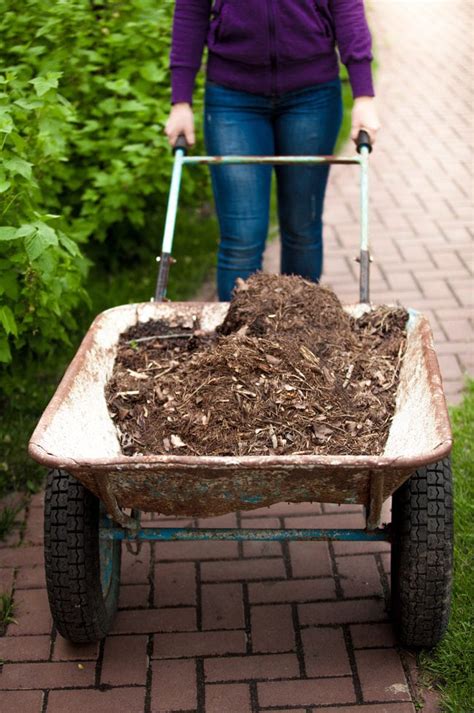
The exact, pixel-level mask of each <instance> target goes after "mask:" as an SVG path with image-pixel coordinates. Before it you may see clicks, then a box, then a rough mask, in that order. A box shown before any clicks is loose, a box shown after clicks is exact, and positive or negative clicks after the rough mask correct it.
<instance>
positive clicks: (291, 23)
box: [170, 0, 374, 104]
mask: <svg viewBox="0 0 474 713" xmlns="http://www.w3.org/2000/svg"><path fill="white" fill-rule="evenodd" d="M336 44H337V48H338V50H339V55H340V58H341V60H342V62H343V63H344V64H345V65H346V67H347V70H348V73H349V79H350V82H351V86H352V93H353V96H354V97H358V96H374V89H373V84H372V72H371V60H372V52H371V45H372V42H371V36H370V32H369V28H368V26H367V21H366V18H365V12H364V2H363V0H214V4H212V0H176V5H175V11H174V22H173V38H172V46H171V54H170V68H171V85H172V95H171V101H172V103H173V104H175V103H177V102H189V103H192V95H193V90H194V82H195V78H196V74H197V72H198V71H199V69H200V66H201V61H202V55H203V51H204V46H205V45H207V46H208V49H209V54H208V60H207V70H206V71H207V78H208V79H209V80H211V81H214V82H217V83H218V84H224V85H225V86H228V87H230V88H233V89H239V90H241V91H246V92H251V93H254V94H263V95H267V96H271V95H276V94H282V93H285V92H288V91H292V90H295V89H302V88H304V87H306V86H309V85H311V84H317V83H319V82H327V81H329V80H331V79H335V78H336V77H337V76H338V74H339V64H338V56H337V53H336Z"/></svg>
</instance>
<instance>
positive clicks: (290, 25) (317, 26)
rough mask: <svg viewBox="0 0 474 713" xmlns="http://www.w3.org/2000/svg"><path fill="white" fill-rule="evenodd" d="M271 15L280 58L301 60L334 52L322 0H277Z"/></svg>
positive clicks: (327, 13)
mask: <svg viewBox="0 0 474 713" xmlns="http://www.w3.org/2000/svg"><path fill="white" fill-rule="evenodd" d="M275 14H276V21H277V36H278V46H279V48H280V50H279V57H280V58H281V59H282V60H283V61H285V62H292V61H298V62H301V61H304V60H311V59H313V58H315V57H317V56H318V55H321V54H329V53H331V52H333V51H334V44H335V43H334V29H333V24H332V20H331V16H330V14H329V10H328V8H327V3H326V2H325V1H324V0H300V2H295V0H279V2H278V3H275Z"/></svg>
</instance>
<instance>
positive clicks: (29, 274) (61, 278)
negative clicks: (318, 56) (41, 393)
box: [0, 0, 209, 362]
mask: <svg viewBox="0 0 474 713" xmlns="http://www.w3.org/2000/svg"><path fill="white" fill-rule="evenodd" d="M173 5H174V3H173V2H172V0H165V1H163V0H161V1H160V2H155V1H154V0H128V1H127V0H124V1H122V2H118V1H116V2H114V1H113V0H111V1H108V2H90V0H67V1H66V0H58V1H57V2H50V1H49V0H48V1H46V0H22V3H21V8H18V3H17V0H4V2H3V4H2V9H3V10H4V11H3V14H2V16H1V17H0V54H1V56H2V59H3V66H4V69H3V71H2V74H1V76H0V82H1V86H0V90H1V92H0V145H1V146H2V164H1V168H0V201H1V203H0V214H1V217H0V361H3V362H8V361H9V360H10V359H11V348H10V347H11V346H13V347H14V348H15V349H21V348H27V349H29V350H32V351H33V352H35V353H43V352H44V351H47V350H49V349H50V348H51V347H52V345H54V342H57V341H67V339H68V335H69V334H70V333H72V332H73V330H74V329H75V320H74V315H75V313H76V310H77V307H78V306H79V304H80V303H81V302H83V301H84V300H85V299H86V297H87V295H86V292H85V290H84V289H83V285H84V280H85V278H86V275H87V268H88V260H87V259H86V258H85V257H84V252H86V253H87V254H91V253H93V251H91V250H90V248H89V244H90V242H91V241H106V240H107V238H112V239H113V248H112V247H107V248H106V249H105V251H103V252H102V254H105V255H107V254H108V253H109V254H110V253H113V254H114V255H118V256H120V259H121V260H122V262H125V261H126V260H127V258H128V257H130V256H134V255H136V254H137V253H139V246H142V247H143V245H145V247H147V246H148V247H149V246H150V245H151V242H150V239H148V242H147V233H146V231H145V230H144V226H145V223H146V218H147V216H149V214H150V212H153V211H154V210H155V209H158V210H159V209H160V208H161V207H162V206H163V204H164V202H165V200H166V195H167V192H168V187H169V175H170V162H171V156H170V151H169V147H168V143H167V139H166V136H165V135H164V133H163V127H164V122H165V120H166V117H167V114H168V110H169V93H170V90H169V73H168V55H169V43H170V27H171V17H172V9H173ZM19 10H20V11H19ZM200 83H201V85H202V77H201V79H200ZM198 121H199V116H198ZM193 194H195V195H196V194H197V195H199V196H200V197H201V198H202V197H206V196H208V194H209V180H208V177H207V173H206V172H203V171H200V172H193V173H192V174H191V173H188V175H187V177H186V181H185V182H184V184H183V193H182V200H183V203H184V204H186V203H190V202H191V200H192V199H191V196H192V195H193ZM154 244H155V246H156V236H155V242H154ZM155 249H156V247H155ZM99 254H100V252H99Z"/></svg>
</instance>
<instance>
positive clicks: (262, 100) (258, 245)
mask: <svg viewBox="0 0 474 713" xmlns="http://www.w3.org/2000/svg"><path fill="white" fill-rule="evenodd" d="M341 121H342V100H341V83H340V80H339V79H335V80H333V81H330V82H324V83H321V84H315V85H312V86H310V87H306V88H304V89H298V90H295V91H291V92H286V93H285V94H281V95H279V96H276V97H271V96H268V97H267V96H264V95H260V94H250V93H248V92H241V91H238V90H236V89H230V88H228V87H224V86H223V85H221V84H216V83H215V82H211V81H209V80H207V82H206V91H205V104H204V138H205V143H206V151H207V153H208V154H211V155H223V154H227V155H229V154H233V155H235V154H240V155H250V156H252V155H268V156H271V155H291V154H294V155H307V154H331V153H332V152H333V151H334V145H335V143H336V139H337V135H338V133H339V129H340V126H341ZM210 169H211V180H212V188H213V193H214V201H215V205H216V211H217V217H218V221H219V228H220V237H221V239H220V245H219V253H218V261H217V288H218V294H219V299H220V300H221V301H227V300H229V299H230V297H231V293H232V289H233V287H234V284H235V280H236V279H237V277H242V278H244V279H245V278H247V277H248V276H249V275H251V274H252V273H253V272H256V271H257V270H260V269H261V268H262V257H263V251H264V248H265V241H266V238H267V233H268V224H269V207H270V189H271V177H272V169H273V167H272V166H269V165H267V166H258V165H250V164H247V165H230V166H225V165H221V166H219V165H213V166H211V167H210ZM275 172H276V179H277V198H278V219H279V224H280V234H281V272H282V273H283V274H285V275H290V274H295V275H301V276H302V277H306V278H308V279H310V280H313V281H315V282H317V281H318V280H319V278H320V276H321V272H322V263H323V244H322V227H323V226H322V213H323V203H324V194H325V191H326V185H327V179H328V174H329V166H315V165H312V166H302V165H299V166H295V165H293V166H290V165H286V166H275Z"/></svg>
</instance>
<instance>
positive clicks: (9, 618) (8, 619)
mask: <svg viewBox="0 0 474 713" xmlns="http://www.w3.org/2000/svg"><path fill="white" fill-rule="evenodd" d="M14 614H15V605H14V603H13V594H7V593H6V592H3V593H2V594H0V636H3V634H4V633H5V631H6V628H7V626H8V625H9V624H16V620H15V616H14Z"/></svg>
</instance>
